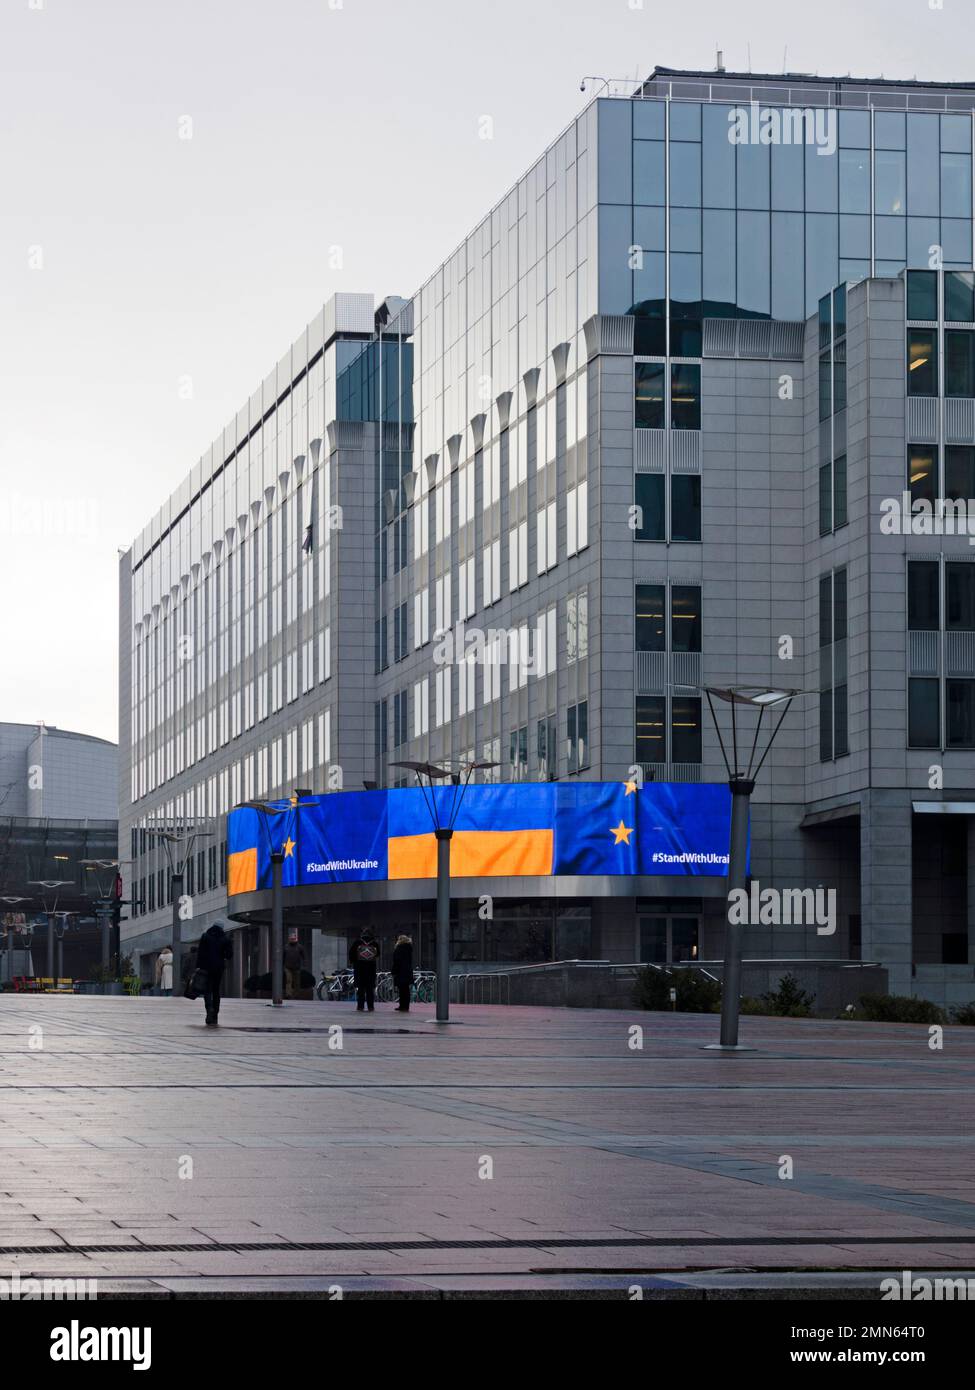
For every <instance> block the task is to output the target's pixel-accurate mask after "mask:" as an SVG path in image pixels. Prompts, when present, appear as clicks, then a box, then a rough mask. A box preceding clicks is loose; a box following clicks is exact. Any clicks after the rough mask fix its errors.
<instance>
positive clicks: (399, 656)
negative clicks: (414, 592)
mask: <svg viewBox="0 0 975 1390" xmlns="http://www.w3.org/2000/svg"><path fill="white" fill-rule="evenodd" d="M406 622H407V619H406V603H405V602H403V603H401V604H399V605H398V606H397V607H396V608H394V609H393V659H394V660H395V661H403V660H404V659H405V657H406V655H407V652H408V650H409V643H408V638H407V630H406Z"/></svg>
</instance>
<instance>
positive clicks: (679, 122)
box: [670, 101, 727, 140]
mask: <svg viewBox="0 0 975 1390" xmlns="http://www.w3.org/2000/svg"><path fill="white" fill-rule="evenodd" d="M670 138H671V140H700V138H701V108H700V106H699V105H698V104H697V103H696V102H690V101H688V102H685V101H674V102H671V105H670ZM725 138H727V128H726V132H725Z"/></svg>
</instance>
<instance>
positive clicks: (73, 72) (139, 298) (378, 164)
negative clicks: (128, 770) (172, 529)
mask: <svg viewBox="0 0 975 1390" xmlns="http://www.w3.org/2000/svg"><path fill="white" fill-rule="evenodd" d="M932 6H935V7H932ZM936 6H937V0H857V3H852V2H851V0H815V3H812V4H810V3H809V0H802V3H796V0H786V2H785V3H772V2H771V0H738V2H737V3H735V4H734V5H729V4H728V3H727V0H679V3H673V0H667V3H661V0H643V4H642V7H641V5H640V3H639V0H490V3H488V0H483V3H476V2H475V0H341V4H340V3H339V0H0V721H2V720H19V721H23V722H33V721H35V720H38V719H44V720H46V721H47V722H48V723H49V724H57V725H59V726H60V727H62V728H71V729H77V730H80V731H82V732H84V733H91V734H98V735H101V736H102V737H106V738H113V739H114V738H115V737H116V736H117V699H118V693H117V674H116V671H117V644H118V618H117V608H118V571H117V563H118V549H119V547H125V546H128V545H129V544H130V542H131V541H132V539H133V537H134V536H135V535H136V534H137V532H138V531H139V530H140V529H141V528H142V526H143V524H144V523H145V522H146V520H147V519H148V518H149V517H150V516H151V514H152V513H153V512H154V511H155V510H156V509H157V508H158V506H159V505H160V503H161V502H162V501H163V500H164V498H165V497H166V496H167V495H168V494H169V493H170V492H171V491H172V490H173V488H174V487H176V485H177V484H178V483H179V482H180V481H181V479H182V478H183V477H184V475H185V474H186V473H187V472H188V471H189V469H190V468H191V467H192V465H193V464H194V463H195V462H196V460H197V459H198V458H199V456H200V454H201V453H202V452H203V450H204V449H205V448H207V447H208V446H209V444H210V443H211V442H212V440H213V439H214V437H215V436H216V435H217V434H218V433H219V431H220V430H221V429H222V428H223V426H224V424H225V423H226V422H227V420H229V419H230V417H231V416H232V415H233V414H234V413H235V412H236V411H237V409H238V408H239V407H240V406H241V405H242V404H243V402H244V401H245V399H246V398H247V397H248V395H249V394H250V392H251V391H253V390H254V389H255V387H256V386H257V385H258V384H259V382H260V381H261V380H262V379H263V377H264V375H265V374H266V373H267V372H268V371H269V370H270V369H271V367H272V366H273V365H274V363H275V362H276V361H277V360H278V358H279V357H280V356H281V354H282V352H284V351H285V350H286V348H287V347H288V346H289V345H290V343H291V342H292V340H293V339H294V337H295V336H296V334H297V333H298V332H299V331H300V330H301V328H302V327H303V326H304V325H305V323H306V322H307V321H308V320H309V319H310V318H311V317H312V316H313V315H314V313H315V312H316V311H317V309H318V308H319V307H320V306H321V304H322V303H323V302H324V301H325V300H326V299H327V298H328V297H329V296H330V295H331V294H333V293H334V292H335V291H336V290H346V291H358V290H364V291H373V292H375V294H376V295H377V296H383V295H386V294H403V295H409V294H411V293H412V292H413V291H414V290H416V289H417V288H418V286H419V285H420V284H421V283H422V282H423V280H425V279H426V278H427V276H428V275H429V274H430V273H431V271H433V270H434V269H435V268H436V266H437V265H438V264H439V263H440V261H441V260H443V259H444V257H445V256H446V255H447V254H448V253H449V252H450V251H451V250H452V249H453V248H454V246H456V244H457V243H458V242H459V241H460V240H461V239H462V237H463V236H464V235H465V234H466V233H467V232H468V231H469V230H470V229H471V227H472V226H473V225H474V224H475V223H476V222H477V221H478V219H479V218H480V217H481V216H482V215H483V214H484V213H485V212H486V211H487V210H488V209H489V208H490V207H491V206H492V204H493V203H495V202H496V201H497V200H498V198H499V197H500V196H501V195H502V194H503V193H504V192H505V190H506V189H507V188H508V187H510V185H511V184H512V183H513V182H514V181H515V180H516V179H517V178H518V176H519V175H520V174H521V173H522V172H523V170H524V169H525V168H526V167H527V166H528V165H529V164H530V163H531V162H532V160H533V159H534V158H535V157H536V156H537V155H538V154H539V153H540V152H541V151H542V149H543V148H544V147H545V146H546V145H547V144H548V143H550V141H551V140H552V139H553V137H554V136H555V135H557V134H558V132H559V131H560V130H561V129H562V128H563V127H564V126H565V125H566V124H567V122H568V121H569V120H570V119H571V118H572V117H573V116H574V115H575V114H576V112H577V111H578V110H579V109H580V108H581V106H582V105H583V104H585V102H586V101H588V99H589V97H588V96H584V95H583V94H582V93H581V92H580V91H579V82H580V80H581V78H583V77H584V76H587V75H590V74H598V75H600V76H608V77H632V76H635V75H636V74H638V73H639V74H641V75H646V74H648V73H649V72H650V70H651V69H652V67H653V66H654V64H655V63H660V64H663V65H665V66H669V67H704V68H708V67H712V66H713V64H714V52H715V49H716V48H717V47H720V48H721V49H722V50H723V51H724V60H725V65H726V67H728V68H729V69H746V68H747V67H748V66H749V55H748V47H747V45H748V44H750V47H751V68H752V70H754V71H772V72H776V71H780V70H781V68H782V65H783V52H784V49H785V47H786V46H788V59H787V63H788V67H789V69H790V70H792V71H804V72H820V73H822V74H830V75H832V74H834V73H836V72H840V73H846V72H850V71H852V72H853V73H855V74H856V75H858V76H879V75H881V74H883V75H885V76H887V77H912V76H914V75H917V76H919V77H921V78H923V79H927V80H934V81H965V80H971V79H973V78H975V56H971V55H972V54H973V44H972V39H973V36H975V24H973V20H972V18H971V9H970V0H944V4H943V8H937V7H936ZM35 7H39V8H35ZM966 61H967V62H968V64H969V68H968V70H966V67H965V63H966ZM484 115H490V116H491V117H492V118H493V121H494V138H493V140H483V139H481V138H479V134H478V122H479V119H480V118H481V117H482V116H484ZM185 116H189V117H190V118H191V119H192V139H191V140H185V139H184V140H181V139H180V138H179V130H180V121H181V118H183V117H185ZM333 244H338V245H341V246H342V247H343V248H344V268H343V269H342V270H341V271H335V270H330V269H329V267H328V247H329V246H330V245H333ZM32 248H40V255H41V256H42V265H41V266H40V267H39V268H33V267H32V266H31V264H30V261H31V259H33V260H34V262H35V265H36V263H37V259H38V253H37V252H36V251H32ZM185 377H188V378H190V379H191V382H192V391H193V395H192V399H182V398H181V395H180V386H181V379H183V378H185Z"/></svg>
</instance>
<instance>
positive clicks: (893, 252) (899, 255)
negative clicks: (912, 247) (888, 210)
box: [874, 217, 907, 261]
mask: <svg viewBox="0 0 975 1390" xmlns="http://www.w3.org/2000/svg"><path fill="white" fill-rule="evenodd" d="M874 235H875V236H876V248H875V249H876V254H877V257H878V259H880V260H897V261H902V260H904V258H905V257H906V255H907V220H906V219H905V218H903V217H878V218H877V220H876V222H875V223H874Z"/></svg>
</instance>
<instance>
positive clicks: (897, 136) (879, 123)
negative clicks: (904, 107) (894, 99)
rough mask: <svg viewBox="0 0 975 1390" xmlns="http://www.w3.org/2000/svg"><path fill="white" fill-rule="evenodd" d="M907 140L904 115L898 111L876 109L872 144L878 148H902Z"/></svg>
mask: <svg viewBox="0 0 975 1390" xmlns="http://www.w3.org/2000/svg"><path fill="white" fill-rule="evenodd" d="M906 140H907V127H906V124H905V117H904V115H903V113H902V112H899V111H878V112H877V113H876V114H875V116H874V145H875V147H876V148H877V149H878V150H902V149H904V148H905V145H906Z"/></svg>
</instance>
